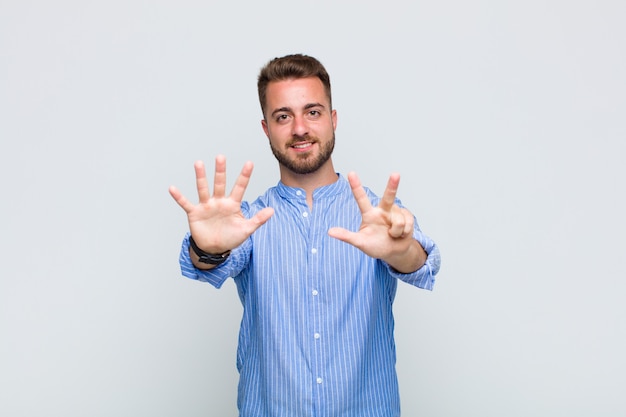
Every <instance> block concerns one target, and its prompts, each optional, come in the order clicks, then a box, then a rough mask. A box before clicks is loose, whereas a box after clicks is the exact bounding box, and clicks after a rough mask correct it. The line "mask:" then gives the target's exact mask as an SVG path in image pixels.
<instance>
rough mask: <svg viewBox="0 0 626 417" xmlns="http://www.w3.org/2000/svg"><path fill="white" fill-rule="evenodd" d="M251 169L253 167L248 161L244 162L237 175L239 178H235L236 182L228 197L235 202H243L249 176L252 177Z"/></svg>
mask: <svg viewBox="0 0 626 417" xmlns="http://www.w3.org/2000/svg"><path fill="white" fill-rule="evenodd" d="M252 168H254V165H253V164H252V162H250V161H248V162H246V163H245V164H244V165H243V168H241V173H239V177H237V181H235V185H234V186H233V190H232V191H231V192H230V196H231V197H232V198H233V199H234V200H235V201H241V200H243V195H244V193H245V192H246V188H248V183H249V182H250V176H251V175H252Z"/></svg>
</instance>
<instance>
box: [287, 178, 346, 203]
mask: <svg viewBox="0 0 626 417" xmlns="http://www.w3.org/2000/svg"><path fill="white" fill-rule="evenodd" d="M349 188H350V184H349V183H348V180H346V179H345V178H344V177H343V176H342V175H341V174H339V173H337V181H335V182H333V183H332V184H328V185H324V186H322V187H319V188H316V189H315V191H313V199H314V200H317V199H320V198H327V197H332V196H335V195H337V194H341V193H343V192H345V191H346V189H349ZM276 190H277V191H278V194H279V195H280V196H281V197H282V198H285V199H289V200H291V199H304V198H306V192H305V191H304V189H302V188H298V187H288V186H286V185H285V184H283V182H282V181H279V182H278V184H277V185H276Z"/></svg>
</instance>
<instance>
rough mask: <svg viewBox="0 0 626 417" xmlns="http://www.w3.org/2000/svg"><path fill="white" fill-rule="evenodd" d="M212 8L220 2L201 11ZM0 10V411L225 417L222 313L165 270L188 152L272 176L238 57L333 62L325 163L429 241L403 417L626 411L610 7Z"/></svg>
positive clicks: (624, 39)
mask: <svg viewBox="0 0 626 417" xmlns="http://www.w3.org/2000/svg"><path fill="white" fill-rule="evenodd" d="M222 3H226V2H222ZM340 3H341V2H324V1H322V2H284V3H279V2H273V1H270V2H249V4H246V3H244V4H240V3H239V2H229V3H228V5H216V4H217V2H207V1H204V2H200V1H195V2H194V1H176V2H174V1H171V2H166V1H138V0H126V1H119V0H115V1H107V2H104V1H102V2H82V1H70V0H66V1H56V2H48V1H42V0H31V1H28V0H25V1H20V2H17V1H14V2H9V1H8V0H4V1H1V2H0V140H1V151H0V181H1V183H0V185H1V192H2V204H1V206H0V210H1V216H0V245H1V246H0V249H1V250H0V256H1V259H2V262H0V415H3V416H12V417H17V416H43V415H45V416H48V417H52V416H63V417H73V416H81V417H82V416H90V417H97V416H116V417H120V416H133V417H134V416H151V417H158V416H163V417H169V416H174V415H176V416H178V415H184V416H188V417H191V416H229V415H231V416H233V415H235V414H236V406H235V395H236V392H235V391H236V383H237V373H236V369H235V346H236V338H237V330H238V323H239V319H240V315H241V307H240V305H239V302H238V299H237V296H236V291H235V288H234V285H233V283H232V282H229V283H228V284H227V285H225V287H224V288H223V289H221V290H219V291H218V290H215V289H214V288H212V287H211V286H209V285H208V284H202V283H198V282H194V281H191V280H187V279H185V278H182V277H181V276H180V273H179V269H178V264H177V256H178V251H179V245H180V240H181V238H182V237H183V235H184V233H185V231H186V221H185V217H184V213H183V212H182V210H180V208H179V207H178V206H177V205H176V204H175V203H174V202H173V200H171V198H170V197H169V195H168V193H167V188H168V186H169V185H171V184H175V185H177V186H179V187H180V188H181V189H183V191H184V192H185V193H186V194H188V195H189V196H190V197H191V196H193V192H194V182H193V168H192V164H193V161H194V160H196V159H203V160H205V161H206V162H207V164H208V165H209V167H212V165H213V158H214V157H215V155H216V154H217V153H224V154H225V155H226V156H227V158H228V167H229V173H230V179H231V180H232V179H233V178H234V176H235V174H236V173H237V172H238V171H239V169H240V168H241V165H242V164H243V162H244V161H245V160H248V159H250V160H253V161H254V162H255V164H256V169H255V173H254V175H253V179H252V184H251V185H250V187H249V190H248V193H247V197H248V198H249V199H252V198H254V197H256V195H258V194H259V193H261V192H262V191H263V190H264V189H265V188H267V187H268V186H271V185H274V184H275V183H276V181H277V180H278V169H277V167H276V163H275V161H274V160H273V157H272V155H271V153H270V151H269V149H268V146H267V143H266V139H265V138H264V136H263V133H262V130H261V127H260V123H259V120H260V118H261V115H260V110H259V108H258V103H257V97H256V91H255V88H256V85H255V82H256V75H257V72H258V70H259V68H260V67H261V66H262V65H263V64H265V62H266V61H267V60H269V59H271V58H273V57H275V56H279V55H283V54H286V53H291V52H304V53H307V54H311V55H313V56H316V57H318V58H319V59H320V60H321V61H322V62H323V63H324V64H325V65H326V66H327V68H328V70H329V72H330V73H331V77H332V82H333V87H334V105H335V107H336V108H337V110H338V114H339V126H338V131H337V140H338V145H337V149H336V154H335V164H336V167H337V168H338V169H339V170H341V171H342V172H344V173H345V172H347V171H349V170H355V171H357V172H358V173H359V174H360V176H361V177H362V180H363V182H364V183H365V184H366V185H368V186H370V187H371V188H372V189H373V190H374V191H376V192H381V191H382V189H383V188H384V184H385V182H386V180H387V177H388V175H389V173H390V172H391V171H399V172H400V173H401V174H402V181H401V185H400V191H399V195H400V198H401V199H402V200H403V202H404V203H405V204H406V205H408V206H409V207H410V208H411V209H412V210H413V211H414V212H415V213H416V214H417V216H418V219H419V220H420V224H421V226H422V228H423V230H424V231H425V232H426V233H427V234H429V235H430V236H431V237H433V238H434V239H435V240H436V241H437V242H438V244H439V245H440V248H441V251H442V258H443V265H442V269H441V273H440V275H439V281H438V284H437V285H436V288H435V291H434V292H432V293H429V292H425V291H422V290H418V289H415V288H412V287H409V286H408V285H400V287H399V291H398V297H397V302H396V308H395V309H396V319H397V326H396V337H397V345H398V371H399V376H400V379H401V380H400V384H401V390H402V392H401V394H402V401H403V410H404V414H403V415H406V416H417V415H419V416H430V417H435V416H442V417H450V416H462V417H491V416H494V417H495V416H498V417H499V416H507V417H515V416H525V417H526V416H550V417H555V416H567V417H574V416H592V415H593V416H618V415H619V416H623V415H624V414H626V403H625V402H624V399H623V390H624V386H626V362H625V359H624V357H625V356H624V354H623V352H624V351H626V334H625V333H626V326H625V324H624V318H625V317H626V307H624V296H625V295H626V294H625V293H626V284H625V283H624V278H625V277H626V266H625V264H626V263H625V262H624V260H623V253H624V250H625V249H626V244H625V239H624V236H625V235H626V221H625V220H624V213H625V212H626V204H625V203H624V178H626V168H625V164H624V157H625V156H626V155H625V150H626V149H625V148H626V145H625V138H626V127H625V120H626V118H625V116H626V99H625V97H626V81H625V76H624V74H626V52H625V51H626V29H624V25H623V21H624V16H625V12H626V6H625V4H626V3H624V2H622V1H618V0H614V1H610V0H604V1H602V0H600V1H559V0H544V1H534V0H531V1H496V0H491V1H490V0H482V1H458V0H457V1H440V2H417V3H415V4H414V5H413V6H412V8H408V6H407V5H406V4H408V3H409V2H401V1H396V0H392V1H385V2H376V5H373V3H374V2H368V3H370V5H365V4H362V3H361V2H343V3H341V4H340Z"/></svg>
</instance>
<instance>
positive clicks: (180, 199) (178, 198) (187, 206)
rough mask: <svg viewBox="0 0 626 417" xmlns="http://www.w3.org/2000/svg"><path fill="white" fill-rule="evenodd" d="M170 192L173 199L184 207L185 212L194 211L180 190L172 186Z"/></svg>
mask: <svg viewBox="0 0 626 417" xmlns="http://www.w3.org/2000/svg"><path fill="white" fill-rule="evenodd" d="M169 192H170V195H171V196H172V198H173V199H174V200H175V201H176V202H177V203H178V205H179V206H181V207H182V209H183V210H185V212H187V213H189V212H190V211H191V210H192V209H193V207H194V206H193V204H192V203H191V202H190V201H189V200H187V199H186V198H185V197H184V196H183V195H182V194H181V192H180V191H179V190H178V188H176V187H174V186H173V185H172V186H171V187H170V188H169Z"/></svg>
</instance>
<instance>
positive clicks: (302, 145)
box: [293, 143, 311, 149]
mask: <svg viewBox="0 0 626 417" xmlns="http://www.w3.org/2000/svg"><path fill="white" fill-rule="evenodd" d="M310 145H311V144H310V143H302V144H299V145H293V147H294V148H297V149H302V148H306V147H307V146H310Z"/></svg>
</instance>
